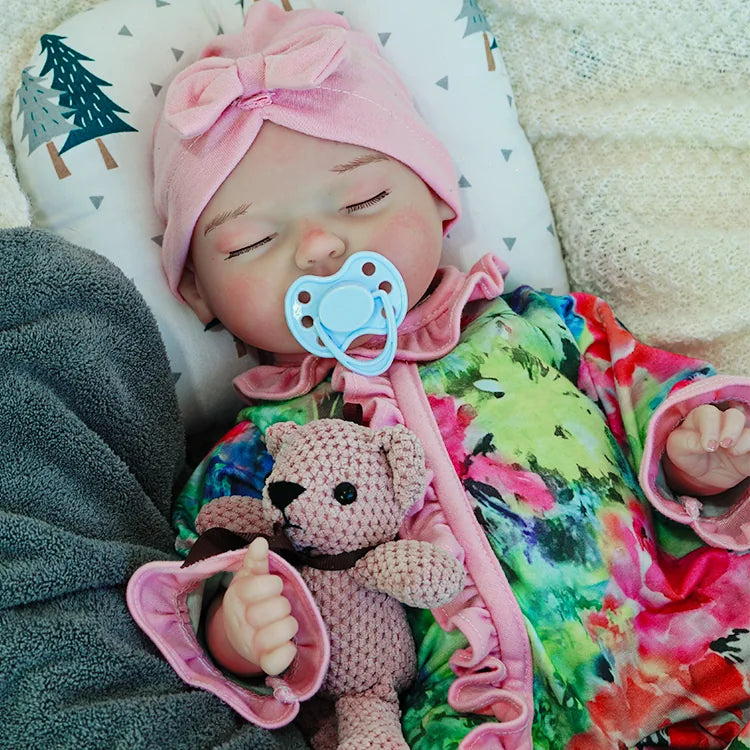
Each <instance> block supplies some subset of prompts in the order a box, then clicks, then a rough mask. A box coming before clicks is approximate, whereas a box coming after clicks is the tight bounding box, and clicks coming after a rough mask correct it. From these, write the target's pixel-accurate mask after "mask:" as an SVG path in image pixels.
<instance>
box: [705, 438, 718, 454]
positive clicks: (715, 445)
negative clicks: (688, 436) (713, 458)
mask: <svg viewBox="0 0 750 750" xmlns="http://www.w3.org/2000/svg"><path fill="white" fill-rule="evenodd" d="M718 447H719V444H718V443H717V442H716V441H715V440H709V441H708V445H706V448H707V449H708V450H709V451H710V452H711V453H713V452H714V451H715V450H716V449H717V448H718Z"/></svg>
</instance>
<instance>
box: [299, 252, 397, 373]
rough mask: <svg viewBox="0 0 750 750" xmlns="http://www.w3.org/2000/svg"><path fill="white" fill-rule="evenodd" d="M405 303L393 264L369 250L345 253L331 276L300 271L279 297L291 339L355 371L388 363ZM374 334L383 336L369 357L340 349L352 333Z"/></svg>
mask: <svg viewBox="0 0 750 750" xmlns="http://www.w3.org/2000/svg"><path fill="white" fill-rule="evenodd" d="M407 307H408V296H407V294H406V285H405V284H404V280H403V279H402V278H401V274H400V273H399V272H398V269H397V268H396V266H394V265H393V263H391V262H390V261H389V260H388V259H387V258H385V257H383V256H382V255H379V254H378V253H373V252H369V251H363V252H359V253H354V254H353V255H350V256H349V257H348V258H347V259H346V261H345V262H344V265H343V266H341V268H340V269H339V270H338V271H337V272H336V273H335V274H333V275H332V276H301V277H300V278H299V279H297V281H295V282H294V283H293V284H292V285H291V286H290V287H289V289H288V290H287V293H286V297H285V298H284V315H285V316H286V323H287V325H288V326H289V330H290V331H291V332H292V335H293V336H294V338H295V339H296V340H297V342H298V343H299V344H300V345H301V346H302V347H304V348H305V349H306V350H307V351H308V352H310V353H311V354H315V355H317V356H319V357H334V358H335V359H337V360H338V361H339V362H341V364H342V365H344V367H346V368H348V369H349V370H352V371H353V372H357V373H359V374H361V375H379V374H380V373H382V372H385V371H386V370H387V369H388V367H390V364H391V362H393V358H394V357H395V355H396V345H397V343H398V334H397V329H398V327H399V325H401V322H402V321H403V319H404V317H405V316H406V310H407ZM378 334H379V335H382V336H385V345H384V347H383V349H382V351H381V352H380V353H379V354H378V355H377V356H376V357H375V358H373V359H355V358H354V357H351V356H349V355H348V354H346V349H347V348H348V346H349V345H350V344H351V343H352V341H354V339H356V338H357V337H358V336H362V335H378Z"/></svg>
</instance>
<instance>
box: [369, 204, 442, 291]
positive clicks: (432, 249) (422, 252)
mask: <svg viewBox="0 0 750 750" xmlns="http://www.w3.org/2000/svg"><path fill="white" fill-rule="evenodd" d="M442 236H443V235H442V227H441V226H438V225H437V224H436V222H435V221H430V219H429V217H426V216H425V215H424V213H422V212H419V211H415V210H412V209H404V210H402V211H399V212H398V213H396V214H394V215H393V216H392V218H391V219H390V220H389V221H388V222H387V223H386V224H385V225H384V226H382V227H380V228H379V229H378V230H376V231H375V232H374V233H373V235H372V236H371V238H370V239H371V242H372V249H374V250H376V251H377V252H380V253H382V254H383V255H385V256H386V257H387V258H389V259H390V260H391V261H392V262H393V263H395V265H396V267H397V268H398V269H399V271H400V272H401V275H402V276H403V277H404V281H405V283H406V288H407V291H408V292H409V302H410V305H414V304H415V303H416V301H417V300H418V299H419V298H420V297H421V296H422V294H423V293H424V291H425V290H426V289H427V286H428V285H429V283H430V282H431V281H432V278H433V276H434V273H435V271H436V270H437V266H438V264H439V261H440V253H441V250H442ZM368 249H370V248H368Z"/></svg>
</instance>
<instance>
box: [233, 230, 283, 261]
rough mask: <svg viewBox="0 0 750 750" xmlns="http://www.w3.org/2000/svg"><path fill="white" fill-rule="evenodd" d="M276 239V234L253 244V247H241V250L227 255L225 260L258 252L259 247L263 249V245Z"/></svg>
mask: <svg viewBox="0 0 750 750" xmlns="http://www.w3.org/2000/svg"><path fill="white" fill-rule="evenodd" d="M274 237H276V234H271V235H269V236H268V237H264V238H263V239H262V240H259V241H258V242H253V244H252V245H247V246H245V247H241V248H240V249H239V250H232V252H231V253H229V255H227V257H226V258H224V260H231V259H232V258H236V257H237V256H238V255H244V254H245V253H249V252H250V251H251V250H257V249H258V248H259V247H263V245H267V244H268V243H269V242H271V240H273V239H274Z"/></svg>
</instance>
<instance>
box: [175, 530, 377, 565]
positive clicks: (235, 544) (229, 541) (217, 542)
mask: <svg viewBox="0 0 750 750" xmlns="http://www.w3.org/2000/svg"><path fill="white" fill-rule="evenodd" d="M258 537H263V538H264V539H266V540H267V541H268V547H269V549H270V550H271V551H273V552H275V553H276V554H277V555H279V557H283V558H284V559H285V560H286V561H287V562H288V563H289V564H290V565H294V567H295V568H301V567H303V566H307V567H309V568H316V569H317V570H348V569H349V568H353V567H354V564H355V563H356V562H357V560H360V559H361V558H363V557H364V556H365V555H366V554H367V553H368V552H370V550H373V549H375V546H377V545H375V546H373V547H361V548H360V549H356V550H351V551H349V552H340V553H339V554H337V555H308V554H306V553H304V552H300V551H299V550H296V549H295V548H294V547H293V546H292V543H291V542H290V541H289V538H288V537H287V535H286V534H285V533H284V532H283V531H282V530H281V527H280V526H276V527H275V528H274V533H273V536H269V535H268V534H248V535H247V536H242V535H240V534H236V533H235V532H234V531H229V530H228V529H222V528H220V527H214V528H212V529H207V530H206V531H204V532H203V533H202V534H201V535H200V536H199V537H198V539H197V540H196V541H195V544H193V546H192V547H191V549H190V552H189V553H188V556H187V558H186V559H185V562H184V563H183V564H182V567H183V568H186V567H188V566H189V565H192V564H193V563H197V562H198V561H199V560H205V559H206V558H207V557H213V556H214V555H219V554H221V553H222V552H228V551H229V550H233V549H240V547H245V546H247V545H248V544H249V543H250V542H252V541H253V540H254V539H257V538H258Z"/></svg>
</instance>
